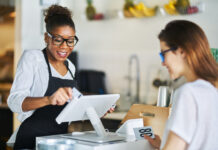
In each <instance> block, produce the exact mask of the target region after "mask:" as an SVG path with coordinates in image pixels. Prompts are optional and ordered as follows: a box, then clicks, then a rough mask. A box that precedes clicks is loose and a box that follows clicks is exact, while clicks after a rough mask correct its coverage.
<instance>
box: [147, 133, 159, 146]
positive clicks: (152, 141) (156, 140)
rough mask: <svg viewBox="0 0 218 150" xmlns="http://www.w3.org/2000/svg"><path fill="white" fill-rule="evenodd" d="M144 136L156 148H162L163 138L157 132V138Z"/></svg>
mask: <svg viewBox="0 0 218 150" xmlns="http://www.w3.org/2000/svg"><path fill="white" fill-rule="evenodd" d="M144 138H145V139H146V140H148V142H149V143H150V144H151V145H152V146H153V147H154V148H155V149H160V143H161V139H160V137H159V136H158V135H156V134H155V138H154V139H152V138H151V137H150V136H147V135H146V134H145V135H144Z"/></svg>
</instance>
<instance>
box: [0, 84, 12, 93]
mask: <svg viewBox="0 0 218 150" xmlns="http://www.w3.org/2000/svg"><path fill="white" fill-rule="evenodd" d="M11 86H12V83H0V91H10V89H11Z"/></svg>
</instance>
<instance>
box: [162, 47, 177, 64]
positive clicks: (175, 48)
mask: <svg viewBox="0 0 218 150" xmlns="http://www.w3.org/2000/svg"><path fill="white" fill-rule="evenodd" d="M175 50H177V47H173V48H170V49H167V50H164V51H162V52H160V53H159V55H160V58H161V61H162V62H164V60H165V59H164V56H165V54H166V53H167V52H169V51H175Z"/></svg>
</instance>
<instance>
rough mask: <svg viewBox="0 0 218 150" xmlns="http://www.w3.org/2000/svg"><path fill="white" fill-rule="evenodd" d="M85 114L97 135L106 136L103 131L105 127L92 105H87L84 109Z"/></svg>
mask: <svg viewBox="0 0 218 150" xmlns="http://www.w3.org/2000/svg"><path fill="white" fill-rule="evenodd" d="M86 115H87V116H88V118H89V120H90V122H91V124H92V126H93V128H94V129H95V131H96V133H97V135H98V136H100V137H105V136H107V133H106V132H105V128H104V126H103V124H102V122H101V120H100V118H99V117H98V115H97V113H96V111H95V109H94V108H93V107H89V108H88V109H86Z"/></svg>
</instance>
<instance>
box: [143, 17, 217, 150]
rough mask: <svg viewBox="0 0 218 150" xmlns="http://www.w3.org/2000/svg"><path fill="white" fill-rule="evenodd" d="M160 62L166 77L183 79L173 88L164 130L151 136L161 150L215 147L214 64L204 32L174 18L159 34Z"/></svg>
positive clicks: (215, 98)
mask: <svg viewBox="0 0 218 150" xmlns="http://www.w3.org/2000/svg"><path fill="white" fill-rule="evenodd" d="M159 40H160V47H161V52H160V56H161V59H162V64H163V66H165V67H166V68H167V69H168V72H169V74H170V77H171V78H172V79H177V78H179V77H181V76H184V77H185V78H186V80H187V83H185V84H184V85H183V86H181V87H180V88H179V89H177V90H176V92H175V95H174V97H173V105H172V112H171V115H170V117H169V120H168V121H167V124H166V126H165V132H164V135H163V138H162V142H160V137H159V136H157V135H156V137H155V139H151V138H150V137H148V136H145V139H147V140H148V141H149V142H150V143H151V144H152V145H153V146H154V147H155V148H157V149H164V150H186V149H188V150H216V149H218V142H217V139H218V117H217V116H218V64H217V63H216V61H215V59H214V58H213V56H212V53H211V51H210V46H209V43H208V40H207V37H206V35H205V33H204V31H203V30H202V29H201V28H200V27H199V26H198V25H197V24H195V23H193V22H190V21H186V20H175V21H172V22H170V23H168V24H167V25H166V27H165V28H164V29H163V30H162V31H161V32H160V34H159Z"/></svg>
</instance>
